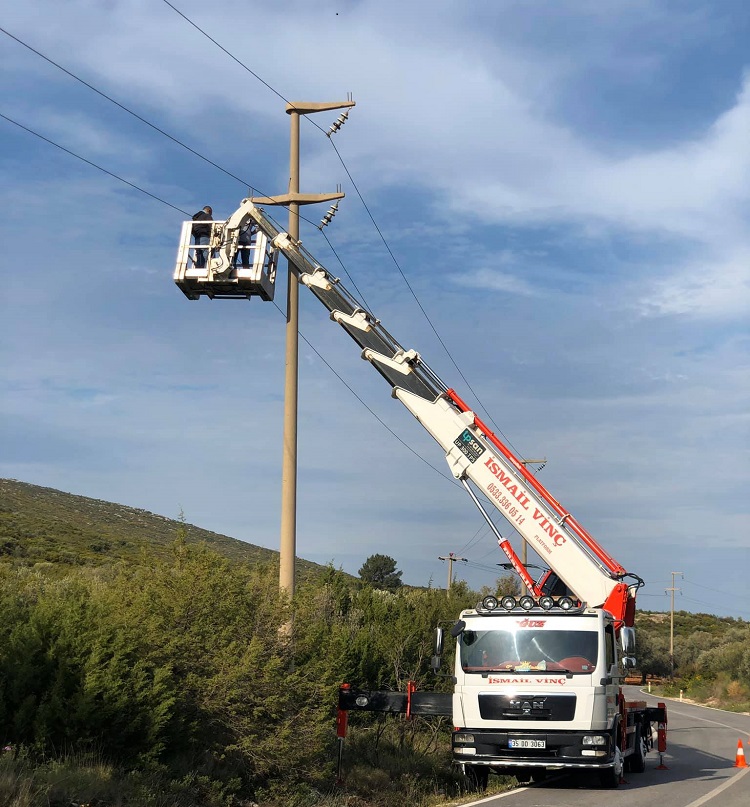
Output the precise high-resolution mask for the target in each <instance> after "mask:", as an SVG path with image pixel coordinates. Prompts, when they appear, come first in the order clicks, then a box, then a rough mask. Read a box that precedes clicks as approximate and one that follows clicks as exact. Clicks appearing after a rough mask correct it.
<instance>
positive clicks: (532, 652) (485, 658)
mask: <svg viewBox="0 0 750 807" xmlns="http://www.w3.org/2000/svg"><path fill="white" fill-rule="evenodd" d="M459 648H460V657H461V666H462V667H463V669H464V671H465V672H487V671H488V670H490V671H492V670H494V671H497V672H522V673H529V672H544V671H548V670H551V671H556V672H561V671H563V670H564V671H566V672H569V673H573V674H577V675H588V674H590V673H591V672H593V670H594V668H595V667H596V656H597V649H598V648H597V634H596V632H594V631H560V630H558V631H555V630H532V629H530V630H517V631H508V630H488V631H473V630H466V631H464V632H463V633H462V634H461V640H460V642H459Z"/></svg>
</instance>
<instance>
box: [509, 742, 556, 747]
mask: <svg viewBox="0 0 750 807" xmlns="http://www.w3.org/2000/svg"><path fill="white" fill-rule="evenodd" d="M546 747H547V741H546V740H508V748H546Z"/></svg>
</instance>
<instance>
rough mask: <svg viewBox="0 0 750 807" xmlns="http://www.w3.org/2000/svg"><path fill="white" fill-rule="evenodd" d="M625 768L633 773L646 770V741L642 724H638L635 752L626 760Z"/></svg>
mask: <svg viewBox="0 0 750 807" xmlns="http://www.w3.org/2000/svg"><path fill="white" fill-rule="evenodd" d="M625 768H626V770H628V771H632V772H633V773H643V771H645V770H646V743H645V742H644V740H643V737H642V736H641V727H640V726H636V729H635V744H634V746H633V753H632V754H631V755H630V756H629V757H628V758H627V759H626V760H625Z"/></svg>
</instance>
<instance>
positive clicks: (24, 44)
mask: <svg viewBox="0 0 750 807" xmlns="http://www.w3.org/2000/svg"><path fill="white" fill-rule="evenodd" d="M0 31H1V32H2V33H4V34H5V35H6V36H8V37H10V38H11V39H13V40H14V41H15V42H18V44H19V45H23V47H24V48H27V49H28V50H30V51H31V52H32V53H35V54H36V55H37V56H39V57H40V58H41V59H44V61H45V62H49V64H51V65H53V66H54V67H56V68H57V69H58V70H62V72H63V73H65V74H66V75H67V76H70V77H71V78H72V79H74V80H75V81H78V82H80V83H81V84H83V86H84V87H87V88H88V89H89V90H91V91H92V92H95V93H96V94H97V95H100V96H101V97H102V98H105V99H106V100H107V101H109V102H110V103H112V104H114V105H115V106H117V107H119V108H120V109H122V110H123V112H127V113H128V115H132V116H133V117H134V118H136V119H137V120H139V121H140V122H141V123H144V124H145V125H146V126H149V127H150V128H151V129H153V130H154V131H155V132H158V133H159V134H161V135H164V137H167V138H169V139H170V140H171V141H172V142H173V143H176V144H177V145H178V146H182V148H184V149H186V150H187V151H189V152H190V153H191V154H194V155H195V156H196V157H198V159H200V160H203V161H204V162H206V163H208V164H209V165H211V166H213V167H214V168H216V169H218V170H219V171H221V172H222V173H224V174H226V175H227V176H228V177H231V178H232V179H236V180H237V181H238V182H241V183H242V184H243V185H245V186H246V187H248V188H249V187H252V186H251V185H250V183H249V182H247V181H246V180H244V179H242V178H241V177H238V176H237V175H236V174H233V173H232V172H231V171H227V169H226V168H222V167H221V166H220V165H218V164H217V163H215V162H214V161H213V160H210V159H209V158H208V157H205V156H204V155H203V154H201V153H200V152H198V151H196V150H195V149H194V148H191V147H190V146H188V145H187V143H183V142H182V140H178V139H177V138H176V137H173V136H172V135H171V134H169V132H165V131H164V129H161V128H159V127H158V126H156V125H155V124H153V123H151V122H150V121H148V120H146V118H144V117H142V116H141V115H139V114H138V113H137V112H134V111H133V110H132V109H129V108H128V107H126V106H125V105H124V104H121V103H120V102H119V101H116V100H115V99H114V98H112V97H111V96H109V95H107V94H106V93H104V92H102V91H101V90H98V89H97V88H96V87H94V85H93V84H89V82H88V81H84V79H82V78H81V77H80V76H77V75H76V74H75V73H71V71H70V70H68V69H67V68H65V67H63V66H62V65H61V64H58V63H57V62H55V61H53V60H52V59H50V58H49V56H45V55H44V54H43V53H41V52H40V51H38V50H37V49H36V48H33V47H32V46H31V45H29V44H28V42H24V41H23V40H22V39H19V38H18V37H17V36H15V35H14V34H11V33H10V31H7V30H6V29H5V28H2V27H0Z"/></svg>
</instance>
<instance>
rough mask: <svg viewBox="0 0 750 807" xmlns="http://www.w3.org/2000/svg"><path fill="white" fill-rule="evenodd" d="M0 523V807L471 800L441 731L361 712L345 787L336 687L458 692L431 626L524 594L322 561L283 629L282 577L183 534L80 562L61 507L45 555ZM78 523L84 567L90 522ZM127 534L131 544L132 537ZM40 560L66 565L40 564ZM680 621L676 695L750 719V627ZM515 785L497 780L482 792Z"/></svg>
mask: <svg viewBox="0 0 750 807" xmlns="http://www.w3.org/2000/svg"><path fill="white" fill-rule="evenodd" d="M15 484H20V483H15ZM60 495H61V496H64V494H60ZM68 504H69V503H68ZM105 509H106V508H105ZM127 510H128V508H122V512H120V515H119V519H120V521H123V522H124V521H127V512H126V511H127ZM78 511H82V512H86V513H88V512H89V511H87V510H85V508H83V510H81V508H80V507H78ZM74 512H75V508H74ZM134 512H135V513H136V514H137V518H138V519H140V520H142V519H143V518H144V516H143V513H142V511H134ZM0 515H1V516H2V519H3V523H4V529H5V533H4V535H5V539H6V541H7V543H6V544H5V546H6V551H5V552H4V554H2V556H0V608H2V613H3V620H2V621H0V804H3V805H8V807H70V805H80V807H84V805H87V806H88V807H151V806H152V805H153V807H220V806H221V807H251V806H252V805H255V804H257V805H261V807H282V805H283V807H308V806H309V807H313V806H318V807H396V805H399V807H400V806H401V805H403V804H409V805H410V807H436V805H441V804H446V803H454V804H455V803H459V802H460V801H462V800H467V799H468V793H467V782H466V781H465V780H464V779H463V778H462V777H461V776H460V775H459V774H458V772H457V771H456V769H454V768H453V767H452V766H451V764H450V729H451V726H450V722H449V721H448V720H442V721H440V720H424V719H414V720H411V721H407V720H405V719H404V718H403V717H400V716H399V717H393V716H384V715H377V714H369V713H358V714H353V713H352V714H350V729H349V736H348V737H347V739H346V741H345V745H344V756H343V768H342V770H341V778H340V780H339V779H338V776H337V774H338V770H337V753H338V750H339V746H338V741H337V739H336V733H335V715H336V701H337V692H338V687H339V685H340V684H341V683H342V682H349V683H351V684H353V685H354V686H357V687H359V688H363V689H391V690H400V691H403V690H404V689H405V687H406V682H407V681H415V682H416V684H417V687H418V688H419V689H438V690H442V691H449V689H450V686H451V684H450V679H449V678H447V677H440V678H435V677H434V675H433V674H432V673H431V671H430V669H429V664H430V657H431V654H432V633H433V629H434V627H435V625H437V624H439V623H442V624H444V625H449V624H452V623H453V622H454V621H455V619H456V616H457V614H458V612H459V611H460V610H461V608H463V607H468V606H473V605H474V604H475V603H476V602H477V600H478V599H480V598H481V597H482V596H484V595H485V594H488V593H497V592H498V591H502V592H503V593H505V592H507V591H508V590H510V588H512V587H513V586H514V585H515V583H514V581H512V580H510V579H509V578H501V579H500V580H498V581H497V584H496V586H495V587H493V589H492V590H490V589H486V590H484V591H481V592H472V591H469V590H468V589H467V587H466V586H465V585H464V584H462V583H458V584H457V585H455V586H454V588H453V590H452V593H451V597H450V598H448V597H446V592H445V591H444V590H442V589H432V588H428V589H414V588H410V587H408V586H406V585H403V584H401V581H400V572H398V570H397V569H396V562H395V560H393V559H392V558H387V557H385V556H371V557H370V558H368V559H366V560H365V563H364V564H363V567H362V570H363V571H362V579H360V580H356V579H354V578H352V577H351V576H349V575H346V574H344V573H342V572H341V571H338V570H336V569H333V568H323V567H317V569H310V570H309V573H308V574H306V575H304V576H303V577H302V579H301V582H300V585H299V587H298V591H297V593H296V596H295V601H294V603H293V611H294V621H293V623H292V624H293V628H292V630H291V631H290V630H289V629H288V627H287V626H288V625H289V624H290V615H291V613H292V609H291V605H290V604H289V603H287V602H285V601H283V600H282V599H280V598H279V594H278V591H277V580H278V569H277V567H276V565H275V564H274V563H273V562H271V563H269V562H265V561H262V560H257V559H238V558H236V557H227V556H226V555H225V554H222V553H220V552H219V551H217V550H216V548H214V547H213V546H211V547H209V546H207V545H206V544H201V543H191V542H189V541H188V540H187V538H188V527H187V525H179V524H178V525H177V535H176V537H175V536H174V534H173V538H172V540H171V543H169V544H167V543H165V542H164V541H163V540H161V539H160V541H159V542H158V544H157V545H156V546H155V547H154V548H153V550H151V549H149V546H148V536H147V534H146V533H144V535H143V537H142V539H140V540H139V549H138V552H137V553H134V556H132V557H128V558H124V557H122V555H121V554H120V553H118V552H113V554H112V555H110V556H108V555H107V553H106V551H105V550H100V551H96V552H95V556H96V557H95V559H94V561H93V562H87V561H86V559H85V557H84V555H79V554H77V552H78V549H77V544H76V541H78V539H79V538H80V534H81V533H80V531H79V530H78V528H77V525H76V522H75V520H74V521H73V522H71V521H70V518H71V516H70V511H68V516H67V520H65V519H61V520H60V522H59V523H57V526H56V527H55V524H56V522H55V520H54V518H53V513H52V511H51V510H50V511H49V513H47V514H46V515H45V521H44V523H45V524H47V525H52V527H55V529H58V530H59V531H60V533H59V534H58V535H57V537H54V539H53V538H51V537H50V536H49V535H46V536H45V535H41V531H42V529H43V527H42V526H38V527H36V528H35V530H36V531H31V532H32V535H31V537H30V538H29V540H30V541H31V543H32V544H33V546H34V553H33V557H30V555H29V551H28V547H25V546H24V540H25V539H24V536H20V537H19V536H18V535H16V534H15V533H14V532H13V527H12V525H13V524H16V525H18V524H25V525H27V526H28V524H29V521H28V519H26V517H25V515H24V512H23V511H22V508H20V507H19V505H18V502H17V501H13V502H11V503H10V504H8V502H7V500H5V501H4V502H2V501H0ZM38 518H41V516H38ZM87 518H88V516H87ZM39 524H40V525H41V524H42V522H41V521H40V522H39ZM52 527H50V529H51V528H52ZM86 529H87V530H88V532H87V533H86V537H85V543H84V544H83V545H82V546H81V547H79V548H80V551H81V552H83V553H86V552H89V551H91V549H90V545H91V542H92V539H91V533H90V531H91V530H92V529H94V527H92V526H91V523H89V525H88V526H87V528H86ZM118 530H119V534H120V535H121V536H122V540H127V541H132V540H134V539H133V537H132V531H131V530H129V529H128V528H126V526H125V524H124V523H123V524H121V525H120V526H119V527H118ZM66 534H67V535H70V536H72V539H73V540H72V541H70V542H68V543H66V542H65V541H64V540H63V539H62V538H61V537H60V535H66ZM32 539H33V540H32ZM107 540H111V537H110V538H108V539H107ZM118 540H120V539H118ZM217 543H218V541H217ZM45 547H46V548H48V549H49V551H50V552H51V553H64V557H65V558H66V561H65V562H63V563H58V562H56V561H55V560H54V559H53V558H49V559H48V558H46V557H45V555H44V552H45V551H46V549H45ZM665 617H666V615H664V614H639V622H638V626H637V627H638V638H639V645H640V646H639V652H640V664H641V667H640V672H641V674H642V675H643V676H657V675H658V676H663V675H665V673H666V672H668V670H669V666H668V665H669V654H668V647H669V622H668V617H666V620H665ZM675 624H676V640H675V649H676V657H677V672H678V675H679V679H676V680H675V682H674V684H671V683H670V686H676V687H677V689H679V688H683V689H686V695H687V696H688V697H691V698H694V699H696V700H698V699H700V698H699V697H697V695H698V694H699V693H703V694H705V697H706V699H707V700H708V701H711V702H713V701H714V700H715V699H717V698H718V699H723V698H727V699H729V702H730V703H733V704H734V705H735V706H736V708H737V709H738V710H740V711H744V710H745V709H743V708H742V707H743V704H744V705H745V708H746V706H747V702H748V688H749V687H750V651H749V650H748V648H750V626H749V625H748V624H747V623H746V622H743V621H742V620H732V619H717V618H716V617H709V616H705V615H693V614H679V615H676V620H675ZM678 626H679V630H678ZM448 655H449V653H448ZM450 662H451V660H450V658H449V657H448V658H446V659H445V663H446V665H447V667H448V668H449V667H450ZM665 664H666V665H667V667H666V668H665V667H664V665H665ZM678 681H679V682H680V683H679V685H678ZM716 702H717V703H718V702H719V701H716ZM722 702H723V701H722ZM513 781H514V780H512V779H507V780H501V779H498V778H496V777H491V780H490V782H491V785H490V787H491V788H496V789H498V788H499V789H501V788H504V787H508V786H510V785H511V784H512V783H513Z"/></svg>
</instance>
